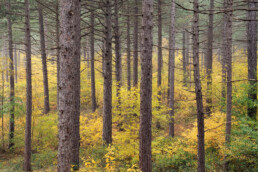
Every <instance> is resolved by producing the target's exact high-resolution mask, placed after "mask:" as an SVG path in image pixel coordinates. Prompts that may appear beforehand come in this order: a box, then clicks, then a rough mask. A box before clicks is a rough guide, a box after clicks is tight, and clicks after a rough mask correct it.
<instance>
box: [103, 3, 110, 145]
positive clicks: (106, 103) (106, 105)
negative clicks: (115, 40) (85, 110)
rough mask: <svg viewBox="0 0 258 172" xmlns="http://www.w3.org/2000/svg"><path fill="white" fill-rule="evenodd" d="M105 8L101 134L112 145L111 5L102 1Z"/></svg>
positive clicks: (105, 142)
mask: <svg viewBox="0 0 258 172" xmlns="http://www.w3.org/2000/svg"><path fill="white" fill-rule="evenodd" d="M104 7H105V29H106V30H105V48H104V51H105V52H104V73H103V74H104V96H103V98H104V100H103V132H102V140H103V142H104V145H109V144H111V143H112V32H111V31H112V16H111V15H112V9H111V8H112V4H111V1H110V0H105V1H104Z"/></svg>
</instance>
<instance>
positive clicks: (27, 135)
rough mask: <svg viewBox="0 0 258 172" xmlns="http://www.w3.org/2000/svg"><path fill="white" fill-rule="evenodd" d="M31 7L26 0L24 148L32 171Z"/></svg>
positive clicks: (26, 166)
mask: <svg viewBox="0 0 258 172" xmlns="http://www.w3.org/2000/svg"><path fill="white" fill-rule="evenodd" d="M30 36H31V35H30V9H29V0H25V46H26V47H25V52H26V83H27V91H26V92H27V93H26V94H27V96H26V126H25V148H24V171H31V170H32V169H31V114H32V85H31V40H30Z"/></svg>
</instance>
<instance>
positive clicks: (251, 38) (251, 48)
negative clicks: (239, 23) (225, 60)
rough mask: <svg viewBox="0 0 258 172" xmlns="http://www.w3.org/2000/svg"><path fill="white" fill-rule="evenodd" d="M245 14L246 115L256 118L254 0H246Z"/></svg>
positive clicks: (255, 25)
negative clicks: (246, 56) (246, 52)
mask: <svg viewBox="0 0 258 172" xmlns="http://www.w3.org/2000/svg"><path fill="white" fill-rule="evenodd" d="M248 9H249V11H248V15H247V19H248V22H247V47H248V48H247V49H248V80H249V84H250V88H249V93H248V98H249V101H251V102H250V103H249V104H248V116H249V117H250V118H252V119H255V120H256V114H257V107H256V106H254V105H253V104H254V102H256V100H257V84H256V80H257V21H256V11H255V10H256V3H255V0H248Z"/></svg>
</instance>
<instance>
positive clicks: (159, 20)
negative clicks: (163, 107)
mask: <svg viewBox="0 0 258 172" xmlns="http://www.w3.org/2000/svg"><path fill="white" fill-rule="evenodd" d="M161 7H162V5H161V0H158V83H157V84H158V100H159V104H160V101H161V82H162V64H163V57H162V12H161Z"/></svg>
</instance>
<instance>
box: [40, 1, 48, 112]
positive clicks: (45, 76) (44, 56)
mask: <svg viewBox="0 0 258 172" xmlns="http://www.w3.org/2000/svg"><path fill="white" fill-rule="evenodd" d="M38 12H39V34H40V47H41V58H42V70H43V85H44V114H47V113H48V112H49V111H50V108H49V90H48V70H47V54H46V46H45V45H46V42H45V34H44V33H45V31H44V18H43V10H42V7H41V5H40V4H38Z"/></svg>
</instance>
